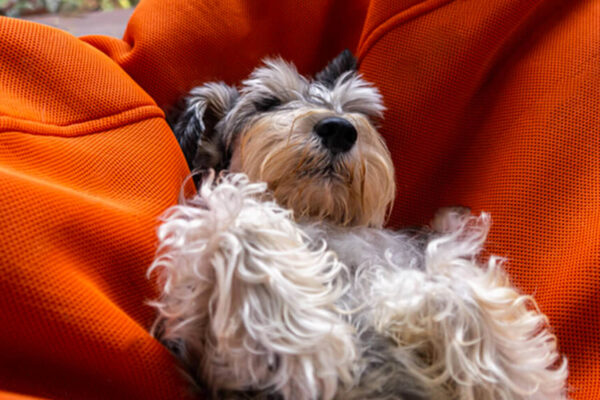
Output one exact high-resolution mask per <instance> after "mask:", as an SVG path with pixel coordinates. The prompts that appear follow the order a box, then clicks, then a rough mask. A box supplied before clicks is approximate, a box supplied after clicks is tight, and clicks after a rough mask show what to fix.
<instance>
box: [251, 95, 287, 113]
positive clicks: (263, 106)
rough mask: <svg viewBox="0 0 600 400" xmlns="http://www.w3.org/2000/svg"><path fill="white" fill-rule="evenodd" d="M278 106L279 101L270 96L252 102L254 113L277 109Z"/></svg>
mask: <svg viewBox="0 0 600 400" xmlns="http://www.w3.org/2000/svg"><path fill="white" fill-rule="evenodd" d="M280 104H281V100H279V99H278V98H277V97H275V96H271V97H265V98H263V99H260V100H258V101H256V102H254V107H256V111H260V112H263V111H269V110H271V109H273V108H275V107H277V106H278V105H280Z"/></svg>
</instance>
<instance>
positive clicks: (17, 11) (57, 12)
mask: <svg viewBox="0 0 600 400" xmlns="http://www.w3.org/2000/svg"><path fill="white" fill-rule="evenodd" d="M139 1H140V0H0V15H4V16H8V17H14V18H24V19H27V20H31V21H35V22H39V23H42V24H45V25H50V26H54V27H56V28H59V29H62V30H65V31H67V32H70V33H72V34H73V35H75V36H83V35H91V34H101V35H110V36H115V37H121V36H123V33H124V31H125V26H126V25H127V21H128V20H129V17H130V16H131V13H132V12H133V8H134V7H135V6H136V5H137V3H139Z"/></svg>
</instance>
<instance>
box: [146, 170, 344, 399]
mask: <svg viewBox="0 0 600 400" xmlns="http://www.w3.org/2000/svg"><path fill="white" fill-rule="evenodd" d="M211 181H212V179H209V180H208V181H205V182H204V183H203V184H202V186H201V188H200V190H199V194H198V196H197V197H196V198H195V199H194V200H193V204H188V205H181V206H176V207H174V208H173V209H171V210H170V212H169V213H168V215H167V216H166V220H165V222H164V223H163V225H162V226H161V228H160V230H159V238H160V241H161V243H160V248H159V257H158V258H157V259H156V261H155V263H154V265H153V267H152V269H159V270H160V271H161V279H160V282H161V286H162V297H161V298H160V299H159V300H158V301H156V302H155V303H154V305H155V306H156V307H157V309H158V311H159V319H158V323H157V326H160V327H162V328H161V329H162V336H161V337H160V339H161V340H164V341H171V342H174V343H176V344H180V346H179V347H180V353H181V355H182V356H183V357H184V358H186V359H187V362H188V363H189V362H193V363H195V364H196V368H197V370H198V377H199V378H200V380H201V381H202V382H204V383H205V384H207V385H209V386H210V387H211V389H213V390H214V391H215V392H220V393H221V394H223V393H227V392H237V391H240V392H241V391H247V392H250V391H252V392H254V393H257V397H258V396H265V393H266V392H269V393H276V394H279V395H281V396H282V397H283V398H285V399H331V398H332V397H333V396H334V395H335V393H336V391H337V389H338V385H339V384H340V382H342V383H344V382H347V383H350V382H351V381H352V365H353V361H354V358H355V350H354V342H353V331H352V327H351V325H350V324H348V323H346V322H345V321H344V320H342V319H341V318H340V317H339V315H338V314H337V313H336V310H335V302H336V300H338V298H339V297H340V296H341V295H342V294H343V291H344V287H343V283H342V282H341V281H340V280H339V279H338V278H339V275H340V274H342V273H343V272H344V269H345V267H344V266H343V264H340V263H339V262H338V261H337V259H336V258H335V255H334V254H333V253H332V252H330V251H327V250H326V249H325V246H324V245H320V246H318V248H315V246H314V245H313V244H311V243H310V241H309V239H308V238H307V237H306V236H305V235H304V233H303V232H302V231H301V230H300V229H299V228H298V226H297V225H296V224H295V223H294V222H293V221H292V219H291V215H290V213H289V212H288V211H286V210H283V209H281V208H280V207H279V206H277V205H276V204H275V203H274V202H270V201H261V200H259V199H258V198H259V197H261V196H264V191H265V189H266V186H265V185H263V184H252V183H249V182H248V179H247V178H246V177H245V176H244V175H241V174H240V175H237V174H234V175H229V176H227V177H225V178H222V180H221V181H220V182H219V183H218V184H216V185H215V184H213V183H212V182H211Z"/></svg>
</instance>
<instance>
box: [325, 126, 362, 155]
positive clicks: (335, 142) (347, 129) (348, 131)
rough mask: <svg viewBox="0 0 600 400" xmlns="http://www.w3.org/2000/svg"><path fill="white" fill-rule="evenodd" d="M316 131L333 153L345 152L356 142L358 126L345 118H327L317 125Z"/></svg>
mask: <svg viewBox="0 0 600 400" xmlns="http://www.w3.org/2000/svg"><path fill="white" fill-rule="evenodd" d="M314 131H315V133H316V134H317V135H319V137H320V138H321V140H322V142H323V145H324V146H325V147H326V148H327V149H328V150H329V151H331V152H332V153H333V154H338V153H344V152H346V151H348V150H350V149H351V148H352V146H354V143H356V136H357V135H356V128H354V125H352V123H351V122H350V121H348V120H347V119H344V118H339V117H329V118H325V119H323V120H321V121H319V122H318V123H317V124H316V125H315V127H314Z"/></svg>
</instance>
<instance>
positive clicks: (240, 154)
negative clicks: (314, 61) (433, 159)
mask: <svg viewBox="0 0 600 400" xmlns="http://www.w3.org/2000/svg"><path fill="white" fill-rule="evenodd" d="M383 111H384V107H383V103H382V98H381V95H380V93H379V92H378V90H377V89H376V88H375V87H374V86H373V85H371V84H370V83H368V82H367V81H366V80H364V79H363V77H362V76H361V75H360V74H359V73H358V72H357V68H356V60H355V58H354V56H353V55H352V54H351V53H350V52H349V51H344V52H343V53H341V54H340V55H339V56H338V57H336V58H335V59H334V60H333V61H331V62H330V63H329V64H328V65H327V66H326V67H325V69H324V70H323V71H321V72H319V73H318V74H316V75H315V77H314V79H310V78H307V77H303V76H302V75H300V74H299V73H298V71H297V70H296V68H295V67H294V66H293V65H292V64H290V63H287V62H285V61H283V60H281V59H267V60H265V61H264V64H263V65H262V66H260V67H258V68H257V69H255V70H254V71H253V72H252V74H251V75H250V77H249V78H248V79H247V80H245V81H243V82H242V84H241V87H240V88H236V87H232V86H228V85H226V84H224V83H222V82H220V83H207V84H205V85H203V86H200V87H197V88H194V89H192V91H191V92H190V94H189V96H188V97H187V100H186V103H185V107H184V108H183V110H182V112H181V113H179V115H177V116H176V117H175V118H174V120H173V130H174V133H175V136H176V137H177V139H178V141H179V144H180V146H181V149H182V151H183V153H184V155H185V157H186V160H187V162H188V164H189V166H190V168H191V169H193V170H196V171H204V172H199V173H197V175H196V176H199V179H198V180H197V183H198V192H197V194H196V195H195V196H193V197H191V198H187V199H186V198H183V197H182V201H181V204H179V205H177V206H174V207H172V208H171V209H169V210H168V211H167V212H166V214H165V216H164V220H163V223H162V225H161V226H160V227H159V230H158V237H159V247H158V250H157V256H156V258H155V261H154V263H153V264H152V266H151V267H150V269H149V274H151V273H152V272H153V271H157V272H158V282H159V286H160V289H161V295H160V298H158V299H157V300H155V301H154V302H153V303H152V305H153V306H154V307H156V309H157V312H158V317H157V320H156V323H155V325H154V327H153V334H154V335H155V336H156V337H157V338H158V339H159V340H160V341H162V342H163V343H165V344H166V345H167V346H168V347H169V348H170V349H171V350H172V351H173V353H174V354H176V355H177V356H178V357H179V358H180V359H181V361H182V364H183V365H184V366H185V369H186V371H187V373H188V374H189V375H190V376H191V377H192V378H193V379H194V380H195V381H197V382H200V386H202V387H204V388H207V390H208V391H209V393H210V394H212V395H213V396H214V398H251V399H299V400H303V399H323V400H328V399H405V400H408V399H477V400H483V399H545V400H547V399H566V398H567V386H566V378H567V361H566V359H565V358H563V357H561V356H560V355H559V353H558V351H557V344H556V339H555V337H554V336H553V335H552V334H551V331H550V328H549V327H548V324H547V319H546V317H545V316H544V315H543V314H541V313H540V312H539V310H538V309H537V306H536V304H535V301H534V299H533V298H531V297H530V296H526V295H523V294H521V293H519V291H518V290H517V289H515V288H514V287H513V286H512V285H511V283H510V281H509V279H508V277H507V275H506V273H505V272H504V271H503V268H502V264H503V260H502V259H501V258H498V257H495V256H491V257H489V258H488V259H487V260H482V259H481V256H480V252H481V250H482V247H483V245H484V242H485V239H486V236H487V233H488V230H489V227H490V217H489V215H488V214H485V213H482V214H481V215H480V216H472V215H471V214H470V212H469V211H468V209H466V208H460V207H454V208H446V209H442V210H440V212H438V213H437V215H436V216H435V218H434V219H433V222H432V224H431V227H429V228H427V227H426V228H423V229H419V230H403V231H392V230H388V229H384V228H383V225H384V223H385V220H386V217H387V215H388V213H389V211H390V207H391V205H392V203H393V201H394V196H395V193H396V188H395V178H394V167H393V164H392V159H391V156H390V152H389V150H388V149H387V147H386V144H385V142H384V140H383V138H382V137H381V136H380V134H379V133H378V131H377V129H376V125H375V124H376V122H377V121H379V120H380V118H381V117H382V113H383ZM206 171H209V172H206ZM198 174H199V175H198Z"/></svg>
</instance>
